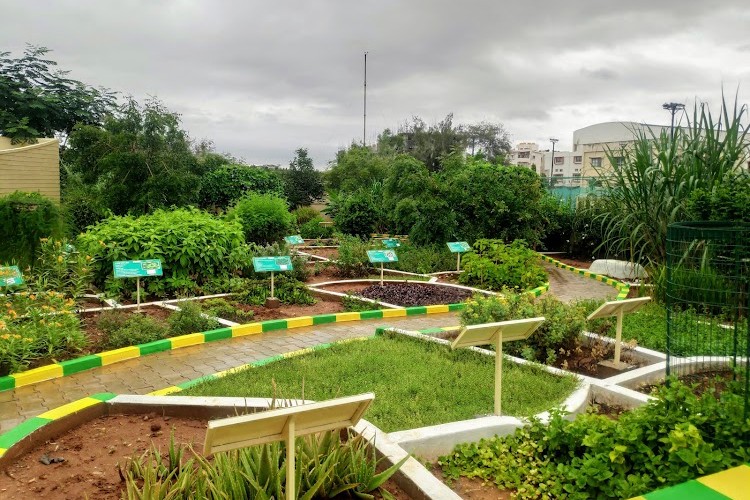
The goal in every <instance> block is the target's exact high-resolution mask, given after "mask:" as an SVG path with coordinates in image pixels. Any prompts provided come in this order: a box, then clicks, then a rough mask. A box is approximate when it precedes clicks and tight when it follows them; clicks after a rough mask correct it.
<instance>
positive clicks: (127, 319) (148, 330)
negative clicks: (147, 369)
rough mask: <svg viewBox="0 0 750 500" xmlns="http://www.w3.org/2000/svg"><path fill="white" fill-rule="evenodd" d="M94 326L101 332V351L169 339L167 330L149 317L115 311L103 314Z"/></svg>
mask: <svg viewBox="0 0 750 500" xmlns="http://www.w3.org/2000/svg"><path fill="white" fill-rule="evenodd" d="M96 326H97V327H98V328H99V330H101V332H102V338H101V340H100V342H99V343H100V347H101V349H102V350H108V349H119V348H120V347H127V346H131V345H138V344H145V343H147V342H153V341H155V340H161V339H165V338H167V337H169V328H168V327H167V326H166V325H164V324H163V323H161V322H160V321H157V320H156V319H154V318H152V317H151V316H148V315H146V314H137V313H136V314H127V313H124V312H121V311H117V310H116V309H115V310H109V311H105V312H103V313H102V314H101V315H100V316H99V319H98V321H97V324H96ZM191 333H192V332H191Z"/></svg>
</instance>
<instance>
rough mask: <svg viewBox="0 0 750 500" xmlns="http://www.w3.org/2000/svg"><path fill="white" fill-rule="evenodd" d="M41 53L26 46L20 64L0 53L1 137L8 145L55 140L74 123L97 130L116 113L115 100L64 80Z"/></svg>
mask: <svg viewBox="0 0 750 500" xmlns="http://www.w3.org/2000/svg"><path fill="white" fill-rule="evenodd" d="M49 51H50V49H48V48H46V47H36V46H33V45H29V46H28V47H27V48H26V50H25V51H24V53H23V56H21V57H20V58H17V59H16V58H13V57H11V53H10V52H0V134H1V135H4V136H7V137H10V138H11V141H13V143H23V142H29V141H33V140H35V139H36V138H38V137H51V136H54V135H55V134H61V135H65V136H67V135H68V134H70V133H71V132H72V130H73V128H74V127H75V126H76V124H78V123H83V124H88V125H98V124H101V123H102V122H103V121H104V118H105V117H106V116H107V115H108V114H109V113H111V112H112V111H113V109H114V108H115V94H114V93H113V92H111V91H110V90H107V89H104V88H94V87H91V86H89V85H86V84H84V83H81V82H79V81H77V80H73V79H70V78H68V77H67V74H68V72H67V71H60V70H54V66H56V65H57V63H56V62H55V61H52V60H49V59H45V58H44V56H45V54H47V53H48V52H49Z"/></svg>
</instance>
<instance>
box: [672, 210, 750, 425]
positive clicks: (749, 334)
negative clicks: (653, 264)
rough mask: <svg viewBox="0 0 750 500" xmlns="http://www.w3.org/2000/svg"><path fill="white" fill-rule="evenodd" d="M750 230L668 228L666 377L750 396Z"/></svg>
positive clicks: (698, 225)
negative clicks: (716, 382)
mask: <svg viewBox="0 0 750 500" xmlns="http://www.w3.org/2000/svg"><path fill="white" fill-rule="evenodd" d="M749 284H750V225H743V224H736V223H720V222H685V223H679V224H672V225H670V226H669V227H668V228H667V300H666V302H667V375H676V376H678V377H680V378H681V379H684V380H687V381H688V382H692V383H698V384H706V383H708V382H709V379H713V378H714V377H716V378H721V379H722V381H721V382H720V384H719V386H720V387H722V388H723V389H722V390H731V391H738V392H740V393H741V394H743V395H744V412H745V416H748V415H750V413H748V410H749V408H748V396H749V395H750V370H748V369H747V362H748V359H749V358H750V322H749V321H748V304H749V302H748V296H749V293H748V292H749V291H750V286H749Z"/></svg>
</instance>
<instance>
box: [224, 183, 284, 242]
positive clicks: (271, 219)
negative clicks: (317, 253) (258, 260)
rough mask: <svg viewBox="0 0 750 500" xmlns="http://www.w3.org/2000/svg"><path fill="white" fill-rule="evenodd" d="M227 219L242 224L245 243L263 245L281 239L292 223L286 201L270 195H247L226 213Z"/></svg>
mask: <svg viewBox="0 0 750 500" xmlns="http://www.w3.org/2000/svg"><path fill="white" fill-rule="evenodd" d="M227 219H228V220H238V221H239V222H240V224H242V230H243V231H244V233H245V240H246V241H247V242H249V243H259V244H263V245H266V244H269V243H273V242H275V241H279V240H280V239H282V238H283V237H284V235H286V234H288V233H289V231H290V230H291V228H292V225H293V223H294V217H293V216H292V214H291V213H290V212H289V207H288V206H287V203H286V201H285V200H284V199H283V198H280V197H278V196H274V195H272V194H249V195H247V196H245V197H243V198H240V199H239V201H237V203H236V204H235V205H234V206H233V207H232V209H231V210H229V212H228V213H227Z"/></svg>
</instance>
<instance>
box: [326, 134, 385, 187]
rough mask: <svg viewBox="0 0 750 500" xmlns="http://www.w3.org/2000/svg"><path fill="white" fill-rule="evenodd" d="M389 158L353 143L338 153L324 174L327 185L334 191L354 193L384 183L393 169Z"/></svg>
mask: <svg viewBox="0 0 750 500" xmlns="http://www.w3.org/2000/svg"><path fill="white" fill-rule="evenodd" d="M389 163H390V162H389V159H388V158H387V157H384V156H381V155H379V154H377V153H376V152H375V151H373V150H372V148H369V147H365V146H361V145H357V144H352V145H351V146H350V147H349V149H342V150H340V151H339V152H338V153H336V159H335V160H334V161H333V163H332V165H331V168H330V169H329V170H328V171H327V172H326V173H325V174H324V175H325V181H326V186H327V188H328V189H329V191H332V192H334V193H338V192H343V193H353V192H355V191H359V190H360V189H368V188H369V187H370V186H371V185H372V184H373V183H383V182H384V181H385V179H386V177H388V174H389V172H390V170H391V167H390V164H389Z"/></svg>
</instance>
